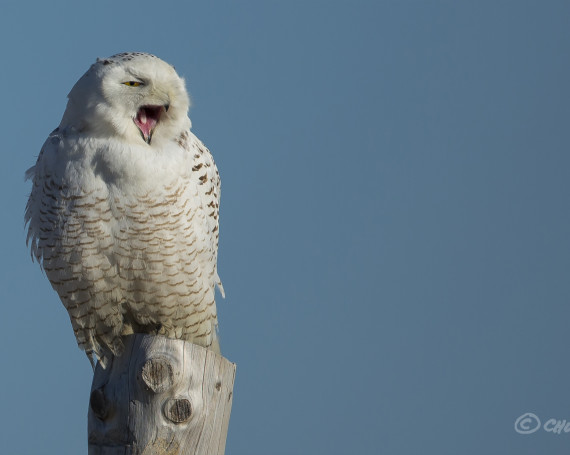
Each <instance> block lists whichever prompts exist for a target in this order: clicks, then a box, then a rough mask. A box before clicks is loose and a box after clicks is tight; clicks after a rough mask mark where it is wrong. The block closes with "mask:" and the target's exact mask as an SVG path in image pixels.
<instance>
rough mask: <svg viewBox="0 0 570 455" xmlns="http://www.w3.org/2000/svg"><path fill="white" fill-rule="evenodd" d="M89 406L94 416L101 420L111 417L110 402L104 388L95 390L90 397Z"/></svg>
mask: <svg viewBox="0 0 570 455" xmlns="http://www.w3.org/2000/svg"><path fill="white" fill-rule="evenodd" d="M89 406H91V410H92V411H93V414H95V415H96V416H97V417H98V418H99V419H101V420H105V419H106V418H107V417H108V415H109V402H108V401H107V398H106V397H105V390H104V389H103V388H100V389H95V390H93V391H92V392H91V395H90V396H89Z"/></svg>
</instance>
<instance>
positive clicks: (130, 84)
mask: <svg viewBox="0 0 570 455" xmlns="http://www.w3.org/2000/svg"><path fill="white" fill-rule="evenodd" d="M123 84H125V85H128V86H129V87H138V86H139V85H142V82H137V81H128V82H123Z"/></svg>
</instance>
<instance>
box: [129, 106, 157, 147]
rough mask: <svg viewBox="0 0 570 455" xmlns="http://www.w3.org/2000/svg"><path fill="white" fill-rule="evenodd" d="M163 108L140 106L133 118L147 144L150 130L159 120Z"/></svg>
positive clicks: (150, 133) (150, 134)
mask: <svg viewBox="0 0 570 455" xmlns="http://www.w3.org/2000/svg"><path fill="white" fill-rule="evenodd" d="M163 109H164V108H163V106H142V107H141V108H140V109H139V111H138V112H137V116H136V117H135V119H134V120H135V124H136V125H137V126H138V127H139V130H141V133H142V135H143V139H144V140H145V142H146V143H147V144H150V139H151V137H152V132H153V130H154V128H155V127H156V124H157V123H158V121H159V120H160V115H161V114H162V110H163Z"/></svg>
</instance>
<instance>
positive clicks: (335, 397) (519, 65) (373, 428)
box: [0, 0, 570, 455]
mask: <svg viewBox="0 0 570 455" xmlns="http://www.w3.org/2000/svg"><path fill="white" fill-rule="evenodd" d="M569 20H570V4H569V3H568V2H564V1H542V2H539V1H533V2H529V1H514V0H513V1H478V2H472V1H424V0H421V1H420V0H417V1H412V0H407V1H369V2H364V1H351V2H349V1H333V0H330V1H326V2H325V1H314V0H309V1H305V2H300V1H287V2H277V1H263V2H262V1H258V2H251V1H243V2H230V1H219V2H209V3H206V2H172V1H164V2H161V3H160V4H159V3H157V2H149V1H147V0H141V1H140V2H137V3H135V4H133V3H128V4H127V3H125V4H121V3H116V2H106V1H101V2H96V3H87V2H69V1H67V2H66V1H63V2H56V3H46V2H41V3H40V2H38V3H25V2H21V3H18V4H15V3H14V4H12V5H6V6H5V7H4V12H3V14H2V16H1V17H0V38H1V40H0V42H1V43H2V44H1V45H0V46H1V51H2V59H3V66H2V68H3V71H1V72H0V81H1V82H2V86H3V87H4V88H5V89H6V90H5V91H4V92H3V106H4V108H3V109H2V110H1V111H0V120H1V124H2V131H3V144H4V146H3V153H4V161H5V165H4V166H2V167H1V168H0V173H1V174H0V175H1V177H2V178H1V179H0V182H1V184H2V193H3V194H5V197H4V200H3V202H4V210H5V213H6V215H5V216H4V217H3V222H2V224H1V228H0V229H1V233H2V235H3V238H5V239H6V241H5V243H4V250H3V254H4V259H5V260H4V261H2V264H3V265H1V266H0V267H1V273H0V279H1V280H2V283H1V284H2V289H3V291H4V298H3V308H2V311H3V313H2V314H3V322H4V324H3V330H2V335H1V338H0V340H1V343H0V355H1V356H2V359H3V361H4V364H5V366H4V370H3V371H4V374H3V375H2V376H1V378H0V403H2V410H3V411H2V412H1V413H0V437H1V440H2V445H3V448H2V452H5V453H13V454H22V455H28V454H29V455H32V454H34V455H42V454H53V453H58V454H62V455H67V454H70V455H71V454H74V455H75V454H78V453H86V448H87V436H86V426H87V403H88V395H89V388H90V382H91V377H92V372H91V368H90V366H89V362H88V361H87V358H86V357H85V356H84V354H83V353H82V352H81V351H79V349H78V348H77V346H76V344H75V340H74V337H73V333H72V330H71V326H70V323H69V320H68V317H67V314H66V312H65V310H64V309H63V306H62V305H61V303H60V302H59V300H58V297H57V296H56V294H55V292H53V291H52V289H51V288H50V286H49V283H48V281H47V279H46V278H45V276H44V275H43V274H42V272H41V271H40V269H39V267H37V264H33V263H32V262H31V260H30V256H29V252H28V250H27V248H26V246H25V234H24V226H23V211H24V205H25V202H26V198H27V195H28V192H29V183H26V182H24V181H23V175H24V171H25V170H26V169H27V168H28V167H30V166H31V165H33V164H34V162H35V159H36V157H37V154H38V152H39V149H40V147H41V145H42V143H43V141H44V140H45V138H46V136H47V135H48V134H49V132H50V131H51V130H52V129H53V128H54V127H55V126H57V124H58V123H59V120H60V118H61V115H62V113H63V109H64V107H65V103H66V95H67V93H68V91H69V89H70V88H71V86H72V85H73V84H74V83H75V81H76V80H77V79H78V78H79V77H80V76H81V75H82V74H83V73H84V72H85V70H86V69H87V68H88V67H89V65H90V64H91V63H92V62H93V61H94V60H95V58H96V57H105V56H108V55H111V54H114V53H117V52H121V51H146V52H151V53H154V54H156V55H158V56H159V57H161V58H163V59H164V60H166V61H168V62H169V63H172V64H173V65H175V66H176V68H177V70H178V72H179V73H180V74H181V75H183V76H184V77H185V78H186V81H187V84H188V89H189V91H190V94H191V97H192V102H193V106H192V108H191V112H190V114H191V118H192V121H193V130H194V132H195V133H196V134H197V135H198V137H200V138H201V139H202V140H203V141H204V142H205V143H206V145H207V146H208V147H209V148H210V150H211V151H212V153H213V154H214V157H215V159H216V162H217V164H218V167H219V169H220V172H221V175H222V206H221V243H220V256H219V271H220V275H221V277H222V279H223V282H224V287H225V289H226V295H227V298H226V299H225V300H220V301H219V303H218V308H219V316H220V333H221V342H222V351H223V353H224V355H225V356H226V357H227V358H229V359H230V360H232V361H234V362H236V363H237V365H238V369H237V378H236V385H235V390H234V407H233V412H232V418H231V421H230V429H229V435H228V442H227V450H226V453H227V454H228V455H267V454H271V455H304V454H315V453H327V454H331V455H336V454H338V455H344V454H378V453H385V454H419V453H422V454H425V453H428V454H431V453H433V454H456V453H461V454H465V455H468V454H474V455H475V454H477V455H480V454H482V453H485V454H504V453H518V454H536V453H548V454H562V453H567V452H568V448H569V447H570V433H566V434H565V433H563V432H562V433H561V434H555V433H552V432H548V431H546V430H545V429H544V428H543V427H541V428H540V429H539V430H538V431H536V432H535V433H533V434H527V435H521V434H518V433H517V432H516V431H515V428H514V424H515V420H516V419H517V418H518V417H519V416H521V415H523V414H525V413H527V412H532V413H534V414H535V415H536V416H538V417H539V418H540V420H541V422H542V423H543V424H544V423H545V422H546V421H548V420H549V419H555V420H564V419H565V420H568V421H570V393H569V392H568V384H569V383H570V367H569V365H570V362H568V359H569V358H570V343H569V341H570V336H569V333H570V331H569V329H568V326H569V320H570V306H569V299H570V280H569V279H568V276H569V272H570V254H569V253H570V240H569V232H570V211H569V203H570V192H569V188H568V185H569V184H568V182H569V180H570V179H569V174H570V155H569V153H568V152H569V147H568V146H569V133H568V131H569V126H568V125H569V121H570V88H569V87H570V84H569V81H570V59H569V56H570V27H568V24H569V23H570V22H569Z"/></svg>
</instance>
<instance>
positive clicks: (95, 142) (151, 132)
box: [25, 52, 223, 367]
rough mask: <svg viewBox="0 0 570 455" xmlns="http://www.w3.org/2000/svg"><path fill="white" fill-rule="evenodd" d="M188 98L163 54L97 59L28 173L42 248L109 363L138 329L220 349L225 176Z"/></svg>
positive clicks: (34, 243)
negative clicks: (197, 129)
mask: <svg viewBox="0 0 570 455" xmlns="http://www.w3.org/2000/svg"><path fill="white" fill-rule="evenodd" d="M189 105H190V101H189V98H188V94H187V93H186V88H185V83H184V80H183V79H182V78H181V77H180V76H178V74H177V73H176V71H175V70H174V67H172V66H171V65H169V64H168V63H166V62H164V61H163V60H160V59H159V58H157V57H155V56H154V55H150V54H144V53H139V52H135V53H122V54H117V55H114V56H112V57H109V58H105V59H97V61H96V62H95V63H94V64H93V65H92V66H91V67H90V68H89V70H88V71H87V72H86V73H85V74H84V75H83V76H82V77H81V78H80V79H79V81H78V82H77V83H76V84H75V85H74V87H73V88H72V89H71V92H70V93H69V95H68V103H67V107H66V109H65V112H64V114H63V118H62V120H61V123H60V124H59V127H57V128H56V129H55V130H54V131H53V132H52V133H51V134H50V135H49V137H48V138H47V140H46V142H45V144H44V145H43V147H42V150H41V152H40V155H39V157H38V160H37V163H36V165H35V166H34V167H32V168H31V169H29V170H28V172H27V173H26V176H27V178H29V179H31V180H32V183H33V187H32V191H31V194H30V197H29V200H28V204H27V206H26V214H25V219H26V223H28V243H29V244H30V245H31V252H32V257H35V258H36V259H37V261H38V262H39V263H40V264H41V265H42V266H43V269H44V271H45V273H46V275H47V277H48V278H49V280H50V282H51V285H52V287H53V288H54V289H55V291H56V292H57V293H58V294H59V297H60V298H61V301H62V302H63V304H64V306H65V308H66V309H67V311H68V313H69V317H70V319H71V325H72V326H73V331H74V332H75V336H76V338H77V343H78V345H79V347H80V348H81V349H83V350H85V352H86V354H87V355H88V357H89V359H90V360H91V361H92V363H93V362H94V361H95V359H97V360H98V361H99V362H101V364H102V365H103V367H105V366H106V365H107V364H108V362H109V360H110V357H111V356H112V355H120V354H121V352H122V349H123V342H122V337H123V336H125V335H129V334H132V333H155V334H160V335H164V336H167V337H170V338H176V339H182V340H187V341H190V342H192V343H196V344H199V345H201V346H204V347H207V348H210V349H213V350H215V351H217V352H219V343H218V339H217V313H216V304H215V301H214V293H215V286H216V285H217V286H218V288H219V289H220V292H221V294H222V296H223V288H222V285H221V282H220V279H219V277H218V272H217V265H216V262H217V252H218V233H219V231H218V223H219V219H218V213H219V202H220V177H219V174H218V170H217V168H216V165H215V163H214V160H213V159H212V156H211V155H210V152H209V151H208V149H207V148H206V147H205V146H204V144H202V142H201V141H200V140H199V139H198V138H197V137H196V136H194V134H192V133H191V132H190V127H191V123H190V119H189V118H188V114H187V112H188V108H189Z"/></svg>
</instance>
